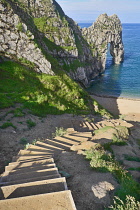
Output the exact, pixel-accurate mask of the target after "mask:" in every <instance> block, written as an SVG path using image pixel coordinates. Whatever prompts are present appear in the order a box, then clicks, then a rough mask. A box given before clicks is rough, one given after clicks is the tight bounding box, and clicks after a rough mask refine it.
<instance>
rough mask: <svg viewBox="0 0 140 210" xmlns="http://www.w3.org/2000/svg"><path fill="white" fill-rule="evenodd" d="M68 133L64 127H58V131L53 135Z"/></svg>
mask: <svg viewBox="0 0 140 210" xmlns="http://www.w3.org/2000/svg"><path fill="white" fill-rule="evenodd" d="M66 133H67V130H66V129H64V128H63V127H60V128H58V127H56V131H55V133H53V134H52V136H53V137H56V136H64V135H65V134H66Z"/></svg>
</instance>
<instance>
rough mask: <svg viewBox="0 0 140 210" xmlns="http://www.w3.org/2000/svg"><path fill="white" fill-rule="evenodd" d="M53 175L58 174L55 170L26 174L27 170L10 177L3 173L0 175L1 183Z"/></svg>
mask: <svg viewBox="0 0 140 210" xmlns="http://www.w3.org/2000/svg"><path fill="white" fill-rule="evenodd" d="M54 174H58V169H57V168H51V169H44V170H37V171H33V172H28V170H27V171H26V172H25V173H22V174H15V175H11V174H10V173H8V172H5V173H4V174H2V177H1V182H8V181H16V180H21V179H29V178H32V177H38V176H48V175H54Z"/></svg>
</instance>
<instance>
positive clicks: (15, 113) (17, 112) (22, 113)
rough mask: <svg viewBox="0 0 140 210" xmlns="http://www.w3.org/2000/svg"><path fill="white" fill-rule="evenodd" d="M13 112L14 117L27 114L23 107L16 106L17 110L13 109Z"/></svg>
mask: <svg viewBox="0 0 140 210" xmlns="http://www.w3.org/2000/svg"><path fill="white" fill-rule="evenodd" d="M13 113H14V117H23V116H24V115H25V113H24V112H23V111H22V109H21V108H16V109H15V110H13Z"/></svg>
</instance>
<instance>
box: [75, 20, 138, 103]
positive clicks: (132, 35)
mask: <svg viewBox="0 0 140 210" xmlns="http://www.w3.org/2000/svg"><path fill="white" fill-rule="evenodd" d="M79 25H80V26H81V27H89V26H90V25H91V24H90V23H85V24H84V23H80V24H79ZM123 43H124V49H125V56H124V62H123V63H122V64H120V65H115V64H113V62H112V57H111V56H110V55H109V53H108V55H107V63H106V70H105V73H104V74H103V75H101V76H100V77H99V78H97V79H96V80H95V81H93V84H92V86H91V87H90V88H88V91H89V92H90V93H93V94H97V95H104V96H114V97H123V98H138V99H140V24H123Z"/></svg>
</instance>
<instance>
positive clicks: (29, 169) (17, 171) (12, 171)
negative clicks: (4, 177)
mask: <svg viewBox="0 0 140 210" xmlns="http://www.w3.org/2000/svg"><path fill="white" fill-rule="evenodd" d="M49 168H56V165H55V163H53V164H48V165H40V166H34V167H22V168H20V169H15V170H11V171H9V172H10V174H11V175H13V174H21V173H25V172H26V171H28V172H33V171H38V170H44V169H49ZM7 171H8V170H7Z"/></svg>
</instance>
